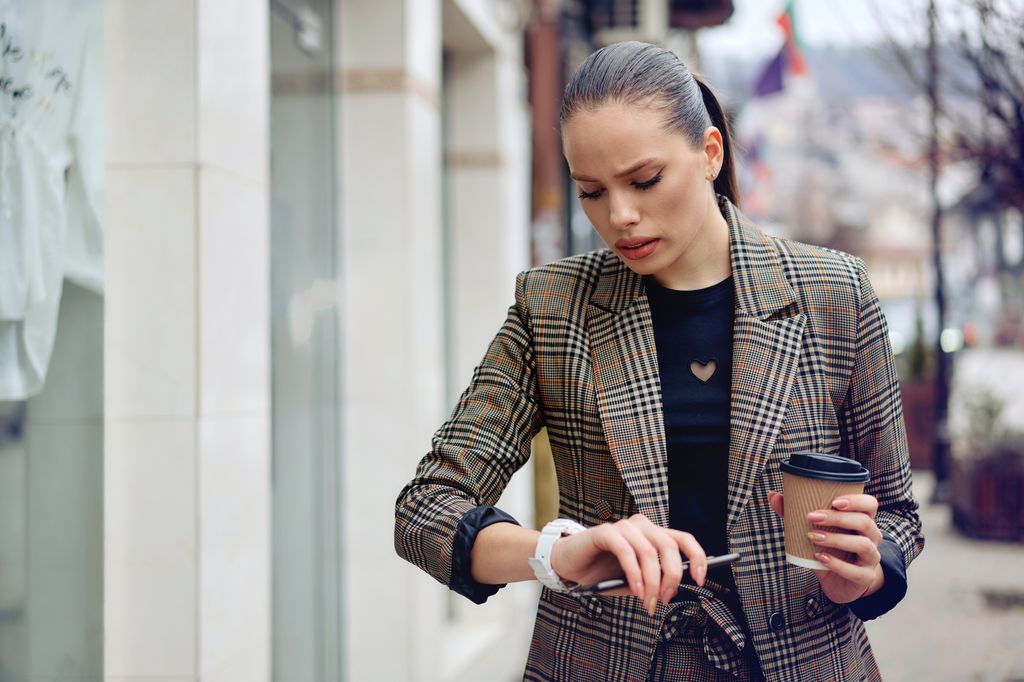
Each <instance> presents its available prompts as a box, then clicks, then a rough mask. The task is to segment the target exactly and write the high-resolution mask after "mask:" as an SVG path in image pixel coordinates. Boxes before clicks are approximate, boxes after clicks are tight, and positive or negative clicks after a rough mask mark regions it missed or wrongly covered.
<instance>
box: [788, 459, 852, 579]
mask: <svg viewBox="0 0 1024 682" xmlns="http://www.w3.org/2000/svg"><path fill="white" fill-rule="evenodd" d="M870 478H871V474H870V473H869V472H868V470H867V469H866V468H864V466H863V465H862V464H861V463H860V462H858V461H856V460H853V459H848V458H846V457H840V456H839V455H825V454H821V453H817V452H795V453H793V454H792V455H791V456H790V457H789V459H784V460H782V484H783V490H782V493H783V495H785V500H786V502H785V504H786V515H785V526H786V561H788V562H789V563H791V564H795V565H797V566H803V567H804V568H817V569H821V570H824V569H825V566H824V565H823V564H822V563H821V562H820V561H818V560H817V559H815V558H814V555H815V554H816V553H818V552H825V553H828V554H831V555H833V556H836V557H839V558H840V559H843V560H847V559H848V556H849V553H848V552H844V551H842V550H836V549H831V548H826V547H819V546H818V545H815V544H814V543H813V542H811V540H810V538H808V537H807V533H809V532H810V531H812V530H815V526H814V525H813V524H811V523H809V522H808V521H807V515H808V514H810V513H811V512H812V511H816V510H818V509H831V508H832V501H833V500H835V499H836V498H837V497H839V496H840V495H851V494H859V493H862V492H864V484H865V483H867V482H868V480H870ZM817 529H818V530H821V531H823V532H825V533H849V532H850V531H848V530H845V529H841V528H830V527H827V526H818V527H817Z"/></svg>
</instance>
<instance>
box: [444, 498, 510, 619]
mask: <svg viewBox="0 0 1024 682" xmlns="http://www.w3.org/2000/svg"><path fill="white" fill-rule="evenodd" d="M502 522H507V523H514V524H516V525H517V526H518V525H520V524H519V522H518V521H516V520H515V519H514V518H512V517H511V516H509V515H508V514H506V513H505V512H503V511H501V510H500V509H498V508H497V507H492V506H491V505H489V504H482V505H480V506H479V507H474V508H473V509H470V510H469V511H468V512H466V515H465V516H463V517H462V520H460V521H459V527H458V530H457V531H456V532H455V546H454V547H453V548H452V579H451V582H450V583H449V584H448V587H450V588H451V589H452V590H454V591H455V592H458V593H459V594H461V595H462V596H463V597H465V598H466V599H468V600H470V601H471V602H473V603H474V604H483V603H484V602H485V601H487V598H488V597H490V596H491V595H492V594H495V593H496V592H497V591H498V590H500V589H501V588H503V587H505V583H502V584H500V585H488V584H485V583H478V582H477V581H475V580H473V571H472V566H471V558H470V557H471V553H472V551H473V543H475V542H476V536H477V533H479V532H480V531H482V530H483V529H484V528H486V527H487V526H489V525H491V524H492V523H502Z"/></svg>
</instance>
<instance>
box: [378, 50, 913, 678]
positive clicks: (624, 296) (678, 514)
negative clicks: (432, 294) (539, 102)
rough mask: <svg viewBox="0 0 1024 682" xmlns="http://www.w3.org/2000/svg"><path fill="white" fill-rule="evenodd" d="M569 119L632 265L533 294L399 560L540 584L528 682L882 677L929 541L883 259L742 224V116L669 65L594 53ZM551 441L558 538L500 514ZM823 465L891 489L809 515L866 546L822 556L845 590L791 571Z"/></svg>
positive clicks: (403, 532)
mask: <svg viewBox="0 0 1024 682" xmlns="http://www.w3.org/2000/svg"><path fill="white" fill-rule="evenodd" d="M561 123H562V138H563V151H564V153H565V156H566V159H567V161H568V164H569V168H570V171H571V174H572V177H573V179H574V180H575V182H576V183H577V186H578V189H579V197H580V201H581V202H582V205H583V208H584V210H585V212H586V214H587V217H588V218H589V219H590V222H591V223H592V224H593V226H594V228H595V229H596V230H597V232H598V233H599V235H600V236H601V238H602V240H603V241H604V242H605V244H607V246H608V248H607V249H604V250H600V251H595V252H592V253H588V254H584V255H582V256H576V257H572V258H567V259H564V260H561V261H558V262H555V263H552V264H550V265H547V266H544V267H540V268H536V269H534V270H530V271H527V272H525V273H522V274H520V275H519V277H518V279H517V282H516V301H515V304H514V305H513V306H512V307H511V309H510V310H509V314H508V318H507V320H506V322H505V324H504V325H503V326H502V328H501V330H500V331H499V332H498V335H497V336H496V338H495V339H494V341H493V342H492V344H491V346H490V348H489V350H488V352H487V354H486V355H485V356H484V359H483V361H482V362H481V364H480V366H479V367H478V368H477V369H476V371H475V373H474V376H473V379H472V382H471V384H470V386H469V388H468V389H467V390H466V392H465V393H463V395H462V397H461V399H460V400H459V403H458V405H457V407H456V408H455V411H454V413H453V415H452V417H451V418H450V420H449V421H448V422H446V423H445V424H444V425H443V426H442V427H441V429H440V430H439V431H438V432H437V434H436V435H435V437H434V440H433V447H432V449H431V451H430V453H429V454H427V455H426V457H424V458H423V460H422V461H421V462H420V465H419V467H418V469H417V473H416V477H415V478H414V479H413V480H412V481H411V482H410V483H409V485H408V486H406V488H405V489H404V490H403V491H402V493H401V494H400V496H399V498H398V502H397V506H396V525H395V546H396V548H397V550H398V553H399V554H400V555H401V556H402V557H403V558H405V559H407V560H409V561H411V562H413V563H414V564H416V565H417V566H419V567H421V568H423V569H424V570H426V571H427V572H429V573H430V574H431V575H433V576H434V577H435V578H436V579H438V580H439V581H441V582H442V583H445V584H447V585H449V586H450V587H451V588H452V589H455V590H456V591H458V592H460V593H461V594H463V595H465V596H467V597H468V598H470V599H472V600H474V601H476V602H482V601H483V600H485V599H486V598H487V597H488V596H489V595H490V594H493V593H494V592H496V591H497V589H499V587H500V586H502V585H503V584H505V583H508V582H511V581H514V580H530V579H534V578H538V579H540V580H541V581H542V582H543V583H544V585H545V587H544V589H543V591H542V594H541V599H540V605H539V609H538V613H537V621H536V626H535V630H534V636H533V641H532V645H531V649H530V655H529V660H528V662H527V668H526V675H525V678H526V679H528V680H594V681H598V680H599V681H601V682H605V681H607V680H637V681H639V680H648V679H651V680H660V679H701V680H712V679H764V678H766V679H769V680H783V679H787V680H788V679H793V680H810V679H857V680H860V679H878V678H879V673H878V669H877V666H876V665H875V662H874V658H873V657H872V654H871V648H870V645H869V644H868V641H867V636H866V634H865V631H864V627H863V625H862V620H863V619H867V618H872V617H875V616H878V615H880V614H881V613H884V612H885V611H887V610H889V609H890V608H892V607H893V606H894V605H895V604H896V603H897V602H898V601H899V600H900V599H901V598H902V596H903V594H904V592H905V590H906V566H907V565H908V564H909V563H910V561H911V560H912V559H913V558H914V557H915V556H916V555H917V554H918V553H919V552H920V551H921V548H922V546H923V542H924V540H923V536H922V535H921V528H920V520H919V519H918V516H917V513H916V510H917V505H916V503H915V501H914V499H913V497H912V496H911V492H910V471H909V465H908V458H907V444H906V436H905V433H904V426H903V418H902V410H901V406H900V401H899V388H898V385H897V380H896V374H895V370H894V367H893V359H892V354H891V351H890V348H889V345H888V338H887V336H888V335H887V331H886V325H885V321H884V318H883V317H882V313H881V310H880V308H879V304H878V300H877V297H876V295H875V293H874V291H873V289H872V288H871V284H870V282H869V281H868V279H867V276H866V273H865V270H864V264H863V262H862V261H860V260H859V259H857V258H854V257H852V256H849V255H846V254H843V253H839V252H836V251H832V250H827V249H820V248H816V247H811V246H806V245H803V244H798V243H795V242H789V241H786V240H781V239H776V238H773V237H768V236H765V235H764V234H763V233H761V232H760V231H759V229H758V228H757V227H756V226H754V225H753V224H751V223H750V222H749V221H747V220H746V219H745V218H744V217H743V215H742V214H741V213H740V212H739V210H738V209H737V203H738V202H737V191H736V181H735V176H734V166H733V158H732V143H731V142H730V140H729V132H728V126H727V125H726V120H725V117H724V115H723V112H722V108H721V107H720V105H719V104H718V102H717V100H716V99H715V96H714V95H713V94H712V93H711V91H710V90H709V89H708V87H707V86H706V85H705V84H703V83H702V82H700V81H699V80H698V79H696V78H695V77H693V76H692V75H691V74H690V73H689V72H688V71H687V69H686V67H685V66H684V65H683V64H682V63H680V62H679V60H678V59H677V58H676V57H675V55H673V54H672V53H670V52H668V51H666V50H663V49H660V48H657V47H654V46H652V45H647V44H643V43H636V42H629V43H619V44H616V45H612V46H609V47H606V48H603V49H601V50H599V51H597V52H595V53H594V54H592V55H591V56H590V57H589V58H588V59H587V60H586V61H585V62H584V63H583V64H582V65H581V66H580V68H579V70H578V71H577V72H576V74H575V75H574V76H573V78H572V80H571V82H570V83H569V84H568V86H567V87H566V89H565V93H564V96H563V101H562V111H561ZM541 426H547V429H548V435H549V438H550V441H551V448H552V453H553V455H554V460H555V465H556V470H557V475H558V483H559V501H560V510H559V516H560V519H559V520H558V521H556V522H553V523H552V524H549V525H548V526H547V527H545V529H544V531H543V532H538V531H536V530H530V529H526V528H522V527H520V526H519V525H518V523H517V522H516V521H515V520H514V519H512V518H511V517H510V516H508V515H507V514H505V513H504V512H501V511H500V510H498V509H496V508H495V507H493V506H492V505H493V504H494V502H495V501H496V500H497V499H498V497H499V495H500V494H501V491H502V489H503V488H504V487H505V484H506V483H507V481H508V479H509V477H511V475H512V474H513V473H514V472H515V471H516V470H517V469H518V468H519V467H520V466H522V465H523V464H524V463H525V462H526V461H527V459H528V457H529V454H530V443H531V439H532V437H533V436H534V434H536V433H537V431H538V430H539V429H540V428H541ZM803 450H812V451H818V452H826V453H841V454H844V455H846V456H849V457H853V458H856V459H857V460H859V461H860V462H861V463H862V464H864V465H865V466H866V467H867V468H868V469H869V470H870V471H871V472H872V479H871V482H870V483H869V484H868V486H867V488H866V490H865V494H863V495H849V496H844V497H841V498H838V499H836V500H835V502H834V503H833V505H832V507H831V508H829V509H823V510H819V511H817V512H815V513H814V514H812V515H811V516H810V517H809V520H810V521H811V522H812V523H814V524H815V526H816V528H817V530H816V531H815V532H814V533H813V536H812V539H813V540H814V541H815V542H816V543H817V544H818V545H819V546H820V547H822V548H836V549H841V550H845V551H847V552H849V554H848V555H847V556H848V557H849V560H848V561H844V560H841V559H839V558H836V557H832V556H830V555H828V554H821V555H819V557H820V560H821V561H822V562H823V563H824V564H825V565H826V569H827V570H817V571H812V570H808V569H805V568H800V567H797V566H793V565H789V564H787V563H786V559H785V551H784V544H783V524H782V522H781V517H782V515H783V513H784V505H783V500H782V496H781V495H780V494H779V493H777V492H775V491H778V490H779V489H781V483H782V474H781V472H780V469H779V465H780V461H781V460H782V459H784V458H786V457H788V456H789V454H790V453H792V452H796V451H803ZM828 528H831V529H841V531H826V530H825V529H828ZM728 551H735V552H739V553H740V554H741V557H742V558H741V559H740V560H739V561H738V562H737V563H735V564H733V565H732V566H731V567H729V566H727V567H724V568H715V569H711V570H710V571H709V570H708V569H707V568H706V557H707V556H708V555H711V554H722V553H725V552H728ZM681 554H682V555H685V558H686V559H687V560H688V561H689V566H690V568H689V570H688V571H687V572H686V573H687V575H689V576H690V577H691V578H692V579H690V580H687V582H686V583H685V584H682V585H680V583H681V581H682V580H684V579H685V578H686V577H687V575H684V569H683V566H682V557H681ZM623 574H624V575H625V576H626V579H627V581H628V588H622V589H620V590H619V591H618V592H613V593H609V594H608V595H607V596H606V595H599V596H593V595H590V596H580V595H578V594H575V593H574V592H572V591H570V588H571V586H572V585H573V584H591V583H594V582H597V581H599V580H603V579H607V578H610V577H614V576H617V575H623Z"/></svg>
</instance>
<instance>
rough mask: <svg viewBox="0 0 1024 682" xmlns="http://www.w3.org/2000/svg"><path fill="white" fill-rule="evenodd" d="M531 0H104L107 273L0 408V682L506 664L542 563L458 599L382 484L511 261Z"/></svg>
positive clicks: (462, 674) (410, 452)
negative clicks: (492, 589)
mask: <svg viewBox="0 0 1024 682" xmlns="http://www.w3.org/2000/svg"><path fill="white" fill-rule="evenodd" d="M43 1H45V2H48V3H50V5H54V6H56V5H57V4H58V3H57V2H56V0H43ZM34 2H35V0H33V3H34ZM12 6H13V5H12ZM22 6H27V5H26V4H25V3H22ZM32 6H33V7H40V6H42V5H39V4H34V5H32ZM5 9H6V6H5ZM527 10H528V7H527V6H526V5H525V4H524V3H522V2H517V1H515V0H505V1H490V0H415V1H413V0H271V1H270V2H264V3H259V2H257V3H250V2H222V1H220V0H216V1H215V0H199V1H198V2H196V1H191V0H190V1H188V2H173V1H172V2H162V3H152V2H137V0H108V1H107V2H106V3H105V8H104V11H103V12H102V13H101V15H102V17H103V21H102V22H101V23H102V24H103V29H102V35H99V34H97V35H96V36H95V37H96V38H97V39H99V40H100V41H101V42H100V45H101V48H102V49H100V50H99V51H98V54H100V55H102V57H101V58H100V59H101V62H100V63H101V64H102V68H101V69H100V75H101V76H102V78H103V82H102V90H101V92H102V94H103V96H102V98H101V99H102V101H103V104H104V107H105V115H103V114H102V110H101V113H100V119H101V120H105V131H106V142H105V145H104V143H103V141H102V139H103V138H102V137H97V138H89V139H90V140H92V141H95V142H98V144H99V145H100V148H101V149H104V150H105V152H104V154H103V156H102V157H101V158H102V163H104V165H105V173H104V187H103V188H102V195H103V196H104V202H103V203H104V209H105V210H104V218H103V233H104V252H105V253H104V261H105V262H104V267H103V270H104V279H105V282H104V287H103V289H102V291H103V295H102V297H100V296H98V295H97V294H95V293H90V292H84V291H79V290H78V289H76V288H75V286H74V285H72V284H70V283H67V284H65V286H64V296H63V301H62V306H63V307H62V310H61V313H60V314H61V317H60V320H59V324H58V327H59V330H58V335H57V338H58V341H57V347H56V350H55V353H54V358H53V362H52V363H51V372H50V376H49V377H48V382H49V383H48V385H47V386H46V388H45V389H44V394H41V395H40V396H36V397H34V398H33V399H31V400H26V401H14V402H10V403H3V404H0V408H2V409H0V426H2V427H3V428H2V436H0V485H2V489H0V495H3V496H4V498H5V503H4V506H3V508H2V509H3V512H4V513H3V514H0V516H2V517H3V518H2V522H0V562H2V563H0V680H3V682H8V680H11V681H13V680H19V681H20V680H26V679H33V680H56V679H76V680H98V679H118V680H129V679H174V680H199V679H202V680H238V681H240V682H254V681H257V680H270V679H276V680H282V681H284V680H288V681H290V680H424V681H429V680H480V679H497V678H496V677H495V676H494V675H493V674H492V673H493V672H494V671H495V670H499V671H505V670H513V671H517V672H519V673H520V674H521V670H522V664H523V661H525V654H526V646H527V644H528V641H529V628H530V626H531V625H532V611H533V605H534V600H535V595H534V594H533V592H532V589H531V586H529V585H520V586H518V587H519V589H513V588H509V589H508V590H505V591H503V593H502V594H501V595H499V596H498V597H496V598H494V599H493V600H492V601H491V602H490V603H488V605H486V606H485V607H483V608H473V609H470V608H467V607H468V606H470V605H469V604H468V602H465V600H462V599H461V598H455V597H454V596H453V595H451V594H450V593H449V592H448V591H447V590H446V589H445V588H444V587H443V586H440V585H438V584H436V583H435V582H434V581H433V580H432V579H430V578H429V577H428V576H426V575H424V574H422V573H420V572H418V571H416V570H415V569H414V568H412V567H411V566H408V565H406V564H404V563H403V562H401V561H400V560H399V559H398V558H397V556H396V555H395V552H394V549H393V518H394V517H393V509H394V501H395V498H396V496H397V494H398V492H399V490H400V489H401V487H402V486H403V485H404V484H405V483H406V482H407V481H408V480H409V479H410V478H411V477H412V475H413V472H414V467H415V465H416V463H417V461H418V460H419V458H420V457H421V456H422V455H423V454H424V453H425V452H426V451H427V449H428V448H429V446H430V438H431V434H432V433H433V431H434V430H435V429H436V428H437V427H438V426H439V425H440V424H441V422H442V421H443V420H444V418H445V416H446V414H447V412H448V410H449V409H450V408H451V406H452V404H453V402H454V399H455V397H456V396H457V395H458V393H459V392H460V391H461V389H462V387H463V386H464V385H465V384H467V383H468V381H469V378H470V373H471V370H472V367H473V366H474V365H475V364H476V363H477V362H478V360H479V358H480V356H481V355H482V353H483V352H484V350H485V348H486V345H487V343H488V341H489V340H490V338H491V337H492V335H493V333H494V332H495V331H496V330H497V328H498V327H499V325H500V323H501V322H502V320H503V319H504V317H505V310H506V309H507V306H508V305H509V304H510V302H511V300H512V293H513V292H512V288H513V282H514V276H515V274H516V272H518V271H519V270H522V269H524V268H525V267H528V266H529V262H530V258H529V205H530V203H529V202H530V184H529V173H530V170H529V132H528V131H529V119H528V116H527V99H526V92H527V89H526V76H525V71H524V68H523V52H522V30H523V26H524V24H525V22H526V20H527ZM4 16H5V17H6V16H7V15H4ZM57 17H58V14H57V13H56V12H54V13H53V14H52V17H51V18H52V22H51V23H43V24H41V32H42V34H44V35H51V34H52V35H56V34H60V33H61V31H63V30H65V29H66V25H63V24H61V23H60V21H59V19H58V18H57ZM11 36H12V33H10V32H9V31H7V30H6V26H5V31H4V32H3V41H4V45H3V49H4V50H5V51H6V52H5V54H6V55H15V56H17V55H24V56H25V58H26V60H27V59H28V53H29V47H30V46H29V45H28V44H27V43H26V44H25V45H24V49H22V46H21V44H20V43H19V44H12V45H9V44H8V43H9V42H10V40H11ZM19 39H20V38H19ZM26 40H29V38H26ZM8 48H10V49H8ZM32 58H33V59H36V56H35V53H33V57H32ZM40 59H42V57H40ZM7 85H8V84H7V83H6V81H5V86H4V93H3V94H4V96H7V95H8V92H7V89H8V88H7ZM101 127H104V126H101ZM97 134H98V133H97ZM5 172H7V170H6V167H5ZM5 177H7V176H5ZM531 503H532V495H531V486H530V478H529V472H526V473H525V474H524V475H523V476H521V477H519V480H517V482H516V483H515V484H514V485H513V486H512V487H511V488H510V489H509V491H508V493H507V495H506V497H505V499H503V500H502V502H501V504H502V505H503V507H505V508H507V509H508V510H509V511H510V512H512V513H513V514H516V515H517V516H519V517H520V518H522V519H523V520H524V522H531V513H532V504H531ZM9 510H14V512H12V513H10V514H8V513H7V512H8V511H9ZM15 512H16V513H15ZM15 569H17V570H15ZM462 602H465V603H464V604H463V603H462Z"/></svg>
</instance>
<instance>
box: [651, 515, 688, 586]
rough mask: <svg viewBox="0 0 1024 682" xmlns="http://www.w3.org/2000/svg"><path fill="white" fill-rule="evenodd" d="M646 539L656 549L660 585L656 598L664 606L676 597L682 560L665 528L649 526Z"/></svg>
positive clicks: (673, 540) (674, 541)
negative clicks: (658, 560) (658, 559)
mask: <svg viewBox="0 0 1024 682" xmlns="http://www.w3.org/2000/svg"><path fill="white" fill-rule="evenodd" d="M646 535H647V539H648V540H650V541H651V543H652V544H653V545H654V546H655V548H657V550H658V556H659V558H660V559H661V585H660V587H659V588H658V598H659V599H661V601H663V602H665V603H666V604H667V603H668V602H670V601H671V600H672V597H674V596H676V592H677V591H678V590H679V583H680V582H682V578H683V559H682V557H681V556H680V555H679V545H677V544H676V540H675V538H674V537H672V536H671V535H670V534H669V533H667V532H666V529H665V528H661V527H660V526H655V525H654V524H651V527H650V528H649V529H647V531H646Z"/></svg>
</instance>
